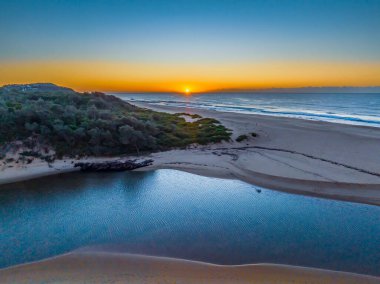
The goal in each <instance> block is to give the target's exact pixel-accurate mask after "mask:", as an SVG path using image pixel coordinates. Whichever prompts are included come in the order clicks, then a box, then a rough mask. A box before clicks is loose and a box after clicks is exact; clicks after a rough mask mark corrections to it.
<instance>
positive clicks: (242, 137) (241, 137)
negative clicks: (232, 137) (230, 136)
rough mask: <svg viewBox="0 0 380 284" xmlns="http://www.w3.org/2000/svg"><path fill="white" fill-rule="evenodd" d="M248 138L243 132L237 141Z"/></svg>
mask: <svg viewBox="0 0 380 284" xmlns="http://www.w3.org/2000/svg"><path fill="white" fill-rule="evenodd" d="M247 139H248V136H247V135H245V134H243V135H240V136H239V137H238V138H236V142H242V141H244V140H247Z"/></svg>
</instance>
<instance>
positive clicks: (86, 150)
mask: <svg viewBox="0 0 380 284" xmlns="http://www.w3.org/2000/svg"><path fill="white" fill-rule="evenodd" d="M23 86H25V85H23ZM27 86H30V85H27ZM55 87H56V88H53V89H52V87H51V85H49V89H48V90H46V89H44V88H40V87H38V88H35V87H34V88H28V89H25V87H23V88H21V87H17V86H16V87H12V88H10V87H3V88H0V117H1V123H0V146H1V147H2V149H3V152H4V149H6V146H7V145H9V143H11V142H14V141H22V143H24V144H30V149H33V147H34V145H35V144H39V145H47V146H48V147H52V148H53V149H54V150H55V152H56V154H57V156H58V157H61V156H70V157H74V156H86V155H88V156H90V155H91V156H99V155H119V154H127V153H139V152H140V151H160V150H166V149H170V148H173V147H185V146H187V145H189V144H192V143H199V144H207V143H212V142H220V141H222V140H229V139H230V136H231V133H230V132H229V131H228V129H226V128H225V127H224V126H222V125H220V123H219V122H218V121H217V120H215V119H210V118H199V117H198V116H196V117H197V118H199V119H198V120H197V121H195V122H192V123H190V122H186V120H185V119H184V118H183V117H180V115H178V114H176V115H174V114H167V113H159V112H155V111H151V110H148V109H142V108H139V107H136V106H133V105H131V104H129V103H127V102H124V101H122V100H121V99H118V98H116V97H114V96H109V95H105V94H103V93H98V92H96V93H77V92H74V91H72V90H70V89H67V88H59V87H57V86H55ZM45 151H46V150H45ZM23 155H24V156H36V155H38V154H37V153H34V152H26V153H24V154H23Z"/></svg>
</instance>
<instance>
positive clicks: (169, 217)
mask: <svg viewBox="0 0 380 284" xmlns="http://www.w3.org/2000/svg"><path fill="white" fill-rule="evenodd" d="M257 189H258V187H255V186H252V185H249V184H246V183H244V182H240V181H234V180H222V179H216V178H207V177H201V176H196V175H192V174H188V173H184V172H179V171H173V170H158V171H152V172H146V173H139V172H127V173H86V174H85V173H71V174H65V175H60V176H52V177H47V178H41V179H37V180H31V181H28V182H22V183H16V184H10V185H3V186H1V187H0V225H1V227H0V251H1V254H0V267H6V266H9V265H14V264H19V263H24V262H27V261H33V260H39V259H42V258H46V257H49V256H53V255H57V254H61V253H64V252H67V251H70V250H73V249H76V248H79V247H82V246H88V245H101V244H107V245H108V244H113V245H117V246H118V248H119V249H120V248H122V250H123V251H126V252H132V253H144V254H149V255H161V256H171V257H180V258H185V259H194V260H202V261H208V262H214V263H220V264H243V263H262V262H266V263H268V262H269V263H284V264H293V265H302V266H311V267H320V268H327V269H334V270H343V271H351V272H359V273H366V274H373V275H380V269H379V267H380V207H376V206H370V205H364V204H355V203H349V202H341V201H333V200H326V199H319V198H313V197H305V196H299V195H292V194H287V193H280V192H276V191H271V190H266V189H262V191H261V192H258V191H257ZM358 190H359V189H358Z"/></svg>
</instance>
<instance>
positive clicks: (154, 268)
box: [0, 251, 380, 284]
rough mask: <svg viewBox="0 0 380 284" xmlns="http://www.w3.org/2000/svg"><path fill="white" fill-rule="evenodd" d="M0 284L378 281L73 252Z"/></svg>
mask: <svg viewBox="0 0 380 284" xmlns="http://www.w3.org/2000/svg"><path fill="white" fill-rule="evenodd" d="M0 282H1V283H129V284H135V283H136V284H140V283H141V284H142V283H146V284H148V283H152V284H153V283H161V284H162V283H181V284H202V283H211V284H212V283H215V284H220V283H251V284H253V283H255V284H256V283H257V284H259V283H260V284H261V283H262V284H280V283H281V284H285V283H289V284H290V283H292V284H301V283H302V284H330V283H331V284H339V283H342V284H351V283H352V284H360V283H366V284H372V283H373V284H375V283H380V278H376V277H371V276H364V275H358V274H352V273H342V272H333V271H328V270H320V269H310V268H302V267H294V266H285V265H272V264H256V265H241V266H220V265H212V264H207V263H201V262H193V261H186V260H179V259H170V258H161V257H150V256H140V255H131V254H122V253H110V252H105V251H84V252H81V251H78V252H74V253H69V254H66V255H63V256H59V257H55V258H52V259H48V260H45V261H40V262H35V263H31V264H26V265H20V266H16V267H12V268H8V269H3V270H0Z"/></svg>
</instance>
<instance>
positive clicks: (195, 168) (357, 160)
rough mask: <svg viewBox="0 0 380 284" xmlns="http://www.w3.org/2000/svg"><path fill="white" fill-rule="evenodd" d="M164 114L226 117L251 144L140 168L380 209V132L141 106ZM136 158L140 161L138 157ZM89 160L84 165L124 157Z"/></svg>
mask: <svg viewBox="0 0 380 284" xmlns="http://www.w3.org/2000/svg"><path fill="white" fill-rule="evenodd" d="M136 105H138V106H140V107H145V108H151V109H154V110H156V111H162V112H172V113H174V112H186V113H191V114H199V115H201V116H203V117H212V118H216V119H218V120H219V121H220V122H221V123H222V124H223V125H225V126H226V127H227V128H230V129H231V130H233V136H232V139H233V140H235V139H236V137H238V136H239V135H242V134H246V135H249V134H250V133H257V134H258V136H257V137H249V138H248V140H246V141H243V142H240V143H239V142H236V141H233V142H223V143H218V144H213V145H206V146H196V145H193V146H192V147H189V148H188V149H184V150H170V151H166V152H157V153H152V154H149V155H146V156H141V157H137V158H141V159H145V158H149V159H153V160H154V162H153V165H151V166H148V167H144V168H140V169H138V170H137V171H148V170H156V169H175V170H181V171H186V172H190V173H193V174H198V175H202V176H209V177H218V178H227V179H239V180H242V181H245V182H248V183H250V184H253V185H257V186H261V187H264V188H268V189H272V190H279V191H285V192H289V193H295V194H302V195H309V196H316V197H322V198H330V199H338V200H345V201H350V202H359V203H366V204H372V205H380V157H379V156H378V155H375V154H374V153H379V152H380V143H379V142H380V129H377V128H373V127H366V126H355V125H345V124H334V123H330V122H321V121H310V120H303V119H294V118H279V117H271V116H261V115H248V114H238V113H230V112H218V111H208V110H203V109H186V108H177V107H167V106H157V105H154V106H152V105H149V104H141V103H140V104H136ZM133 158H136V157H133ZM117 159H120V157H114V158H106V157H104V158H88V159H82V160H80V161H84V162H87V161H104V160H107V161H108V160H117ZM77 161H78V160H70V159H67V160H66V161H63V160H59V161H56V162H54V163H53V165H52V166H53V168H49V167H48V165H47V164H46V163H45V164H43V163H40V164H38V163H36V164H34V163H32V164H31V165H27V166H26V167H25V168H17V167H14V168H8V169H6V170H3V171H2V172H0V184H4V183H11V182H17V181H22V180H28V179H31V178H36V177H42V176H46V175H51V174H59V173H66V172H70V171H76V170H77V169H74V168H73V166H72V163H73V162H77Z"/></svg>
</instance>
